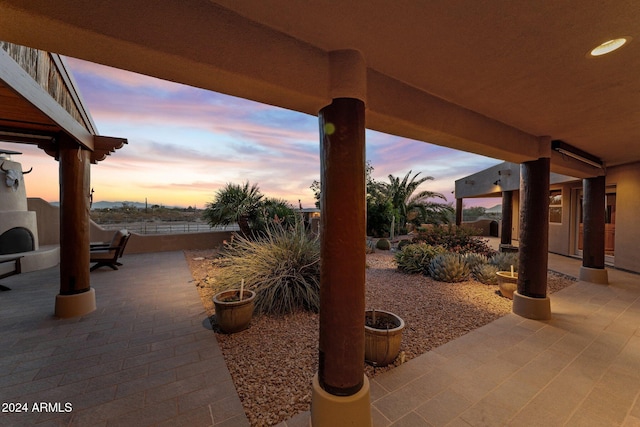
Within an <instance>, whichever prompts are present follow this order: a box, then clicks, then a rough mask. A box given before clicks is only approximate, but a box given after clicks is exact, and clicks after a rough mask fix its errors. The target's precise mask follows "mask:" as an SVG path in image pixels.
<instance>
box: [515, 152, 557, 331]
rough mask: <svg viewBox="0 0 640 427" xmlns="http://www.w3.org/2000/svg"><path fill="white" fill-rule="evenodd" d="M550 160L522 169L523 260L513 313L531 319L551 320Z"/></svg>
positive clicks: (531, 163) (542, 159) (522, 165)
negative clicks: (549, 290) (549, 266)
mask: <svg viewBox="0 0 640 427" xmlns="http://www.w3.org/2000/svg"><path fill="white" fill-rule="evenodd" d="M549 172H550V159H549V158H541V159H538V160H534V161H529V162H524V163H522V164H521V165H520V250H519V253H520V257H519V258H520V259H519V263H518V290H517V291H516V292H515V293H514V295H513V312H514V313H515V314H519V315H521V316H523V317H527V318H530V319H549V318H551V306H550V302H549V298H548V297H547V268H548V256H549V253H548V251H549V249H548V248H549Z"/></svg>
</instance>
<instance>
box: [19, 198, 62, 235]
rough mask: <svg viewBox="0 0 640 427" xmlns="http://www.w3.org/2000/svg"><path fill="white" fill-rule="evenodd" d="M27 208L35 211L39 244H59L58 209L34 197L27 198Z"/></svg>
mask: <svg viewBox="0 0 640 427" xmlns="http://www.w3.org/2000/svg"><path fill="white" fill-rule="evenodd" d="M27 209H29V210H30V211H33V212H35V213H36V222H37V224H38V242H39V243H40V246H46V245H58V244H60V209H59V208H58V207H57V206H53V205H51V204H50V203H49V202H47V201H45V200H43V199H40V198H35V197H30V198H28V199H27Z"/></svg>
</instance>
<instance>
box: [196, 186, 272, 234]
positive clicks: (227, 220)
mask: <svg viewBox="0 0 640 427" xmlns="http://www.w3.org/2000/svg"><path fill="white" fill-rule="evenodd" d="M263 197H264V195H263V194H262V193H260V189H259V188H258V185H257V184H253V185H252V186H249V182H248V181H247V182H245V183H244V184H243V185H238V184H232V183H227V185H225V186H224V187H223V188H221V189H220V190H218V191H217V192H216V195H215V198H214V200H213V201H212V202H209V203H207V207H206V209H205V210H204V213H203V217H204V218H205V219H206V220H207V222H208V223H209V225H211V226H215V225H229V224H233V223H237V224H238V226H239V227H240V232H242V234H244V235H245V236H250V235H251V225H253V224H255V223H256V222H257V221H258V218H259V215H260V207H261V205H262V198H263Z"/></svg>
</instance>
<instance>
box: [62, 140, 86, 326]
mask: <svg viewBox="0 0 640 427" xmlns="http://www.w3.org/2000/svg"><path fill="white" fill-rule="evenodd" d="M58 144H59V150H58V161H59V169H60V293H59V294H58V295H57V296H56V304H55V315H56V316H58V317H77V316H82V315H84V314H87V313H90V312H92V311H93V310H95V309H96V297H95V291H94V290H93V289H91V286H90V279H89V277H90V276H89V191H90V190H89V188H90V183H89V173H90V159H89V151H87V150H84V149H82V148H80V146H79V145H78V144H77V143H76V142H75V141H73V140H71V139H69V138H67V137H64V136H61V137H60V138H59V140H58Z"/></svg>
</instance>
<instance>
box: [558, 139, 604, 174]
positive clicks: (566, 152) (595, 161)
mask: <svg viewBox="0 0 640 427" xmlns="http://www.w3.org/2000/svg"><path fill="white" fill-rule="evenodd" d="M551 149H552V150H555V151H557V152H558V153H560V154H562V155H563V156H569V157H571V158H572V159H575V160H578V161H579V162H582V163H585V164H587V165H589V166H591V167H594V168H598V169H602V168H603V164H602V160H600V159H599V158H598V157H596V156H594V155H591V154H589V153H587V152H586V151H582V150H580V149H578V148H576V147H572V146H571V145H569V144H567V143H565V142H563V141H560V140H555V141H551Z"/></svg>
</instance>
